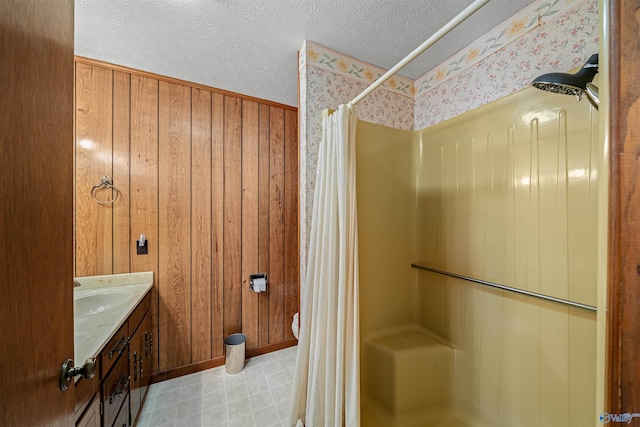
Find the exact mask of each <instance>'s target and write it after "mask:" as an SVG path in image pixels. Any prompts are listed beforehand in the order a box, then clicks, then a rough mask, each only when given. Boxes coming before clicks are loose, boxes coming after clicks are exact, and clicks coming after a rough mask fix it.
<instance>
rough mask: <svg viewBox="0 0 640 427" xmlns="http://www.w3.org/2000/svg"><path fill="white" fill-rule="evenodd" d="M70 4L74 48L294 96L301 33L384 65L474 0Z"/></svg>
mask: <svg viewBox="0 0 640 427" xmlns="http://www.w3.org/2000/svg"><path fill="white" fill-rule="evenodd" d="M534 1H535V0H534ZM532 2H533V1H532V0H491V1H490V2H489V3H488V4H487V5H486V6H484V7H483V8H482V9H480V10H479V11H478V12H476V13H475V14H474V15H473V16H471V17H470V18H469V19H468V20H467V21H465V22H464V23H463V24H461V26H459V27H458V28H456V29H455V30H454V31H452V32H451V33H449V34H448V35H447V36H445V37H444V38H443V39H442V40H440V41H439V42H438V43H436V44H435V45H434V46H433V47H432V48H430V49H429V50H427V52H425V53H424V54H422V55H421V56H420V57H419V58H417V59H416V60H415V61H413V62H412V63H411V64H409V65H408V66H407V67H406V68H405V69H404V70H402V71H401V72H400V74H401V75H403V76H406V77H409V78H412V79H415V78H417V77H420V76H421V75H423V74H424V73H426V72H427V71H429V70H430V69H432V68H433V67H435V66H436V65H438V64H439V63H440V62H442V61H443V60H445V59H447V58H448V57H449V56H451V55H452V54H454V53H456V52H457V51H458V50H460V49H462V48H463V47H465V46H466V45H467V44H469V43H471V42H472V41H473V40H475V39H477V38H478V37H480V36H482V35H483V34H484V33H486V32H488V31H489V30H491V29H492V28H493V27H495V26H496V25H498V24H499V23H501V22H504V21H506V20H507V19H509V18H510V17H511V16H513V15H514V14H516V13H517V12H519V11H520V10H522V9H524V8H525V7H526V6H528V5H529V4H531V3H532ZM75 4H76V6H75V13H76V18H75V20H76V26H75V32H76V33H75V53H76V55H79V56H84V57H88V58H94V59H98V60H101V61H106V62H111V63H114V64H119V65H124V66H127V67H132V68H136V69H140V70H145V71H150V72H153V73H157V74H161V75H166V76H171V77H176V78H180V79H183V80H188V81H191V82H195V83H201V84H205V85H208V86H213V87H217V88H220V89H225V90H229V91H233V92H238V93H242V94H245V95H250V96H255V97H258V98H263V99H267V100H271V101H276V102H280V103H283V104H288V105H297V103H298V100H297V97H298V89H297V73H298V67H297V50H298V49H299V48H300V46H301V45H302V41H303V40H305V39H307V40H311V41H314V42H316V43H318V44H321V45H323V46H326V47H329V48H332V49H334V50H337V51H339V52H342V53H344V54H347V55H350V56H353V57H355V58H357V59H359V60H362V61H365V62H368V63H370V64H372V65H376V66H378V67H381V68H385V69H388V68H390V67H392V66H393V65H395V64H396V62H398V61H399V60H400V59H402V58H403V57H404V56H406V55H407V54H408V53H409V52H411V51H412V50H413V49H414V48H416V47H417V46H418V45H420V44H421V43H422V42H423V41H424V40H426V39H427V38H428V37H429V36H430V35H431V34H433V33H434V32H435V31H437V30H438V29H439V28H440V27H441V26H442V25H444V24H445V23H446V22H447V21H449V20H450V19H451V18H453V17H454V16H455V15H456V14H457V13H458V12H459V11H461V10H462V9H464V8H465V7H466V6H468V5H469V4H471V0H446V1H445V0H422V1H420V0H395V1H394V0H108V1H107V0H76V2H75Z"/></svg>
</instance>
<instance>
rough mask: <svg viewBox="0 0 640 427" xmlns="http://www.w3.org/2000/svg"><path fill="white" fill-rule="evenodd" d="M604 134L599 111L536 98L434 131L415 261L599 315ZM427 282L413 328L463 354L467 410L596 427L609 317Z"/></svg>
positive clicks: (496, 419)
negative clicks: (600, 342)
mask: <svg viewBox="0 0 640 427" xmlns="http://www.w3.org/2000/svg"><path fill="white" fill-rule="evenodd" d="M597 124H598V117H597V112H596V110H594V109H593V108H592V107H591V106H590V105H589V103H588V102H587V101H586V100H582V101H581V102H576V100H575V98H573V97H569V96H560V95H555V94H550V93H545V92H541V91H538V90H536V89H525V90H523V91H520V92H518V93H516V94H513V95H510V96H508V97H506V98H503V99H501V100H499V101H496V102H493V103H491V104H489V105H486V106H484V107H481V108H479V109H476V110H474V111H472V112H469V113H466V114H464V115H462V116H459V117H457V118H454V119H452V120H448V121H446V122H443V123H441V124H439V125H436V126H433V127H430V128H427V129H425V130H423V131H421V133H420V136H419V138H420V141H419V142H418V144H419V151H420V153H421V154H420V155H419V156H417V157H416V158H415V160H414V161H415V163H414V166H415V167H416V168H417V170H418V171H419V172H418V184H417V200H416V203H417V206H416V210H415V212H416V223H415V233H416V242H415V254H414V260H415V261H418V260H419V262H420V263H423V264H424V265H425V266H429V267H434V268H438V269H441V270H447V271H452V272H455V273H458V274H462V275H467V276H472V277H474V278H478V279H483V280H488V281H492V282H496V283H500V284H504V285H508V286H512V287H518V288H523V289H527V290H531V291H535V292H539V293H543V294H547V295H552V296H555V297H559V298H563V299H569V300H573V301H577V302H581V303H585V304H588V305H593V306H595V305H596V264H597V263H596V253H597V241H596V221H597V204H598V194H597V190H598V164H599V162H598V160H599V159H598V156H599V153H600V151H601V150H600V144H599V143H598V133H597ZM414 274H415V276H414V277H415V278H416V283H417V287H416V293H417V295H416V301H417V304H418V309H416V310H414V313H415V314H414V318H413V321H414V322H416V323H418V324H420V325H421V326H423V327H425V328H427V329H429V330H430V331H432V332H435V333H436V334H438V335H439V336H441V337H442V338H444V339H446V340H448V341H449V342H450V343H451V344H452V345H453V346H455V347H456V348H458V349H459V351H458V352H457V356H456V366H455V372H456V374H455V379H454V395H455V404H456V405H458V406H459V407H461V408H463V409H465V410H467V411H468V412H471V413H472V414H473V415H475V416H476V417H478V418H479V419H481V420H483V421H484V422H485V423H486V424H487V425H492V426H494V425H495V426H514V425H518V426H587V425H595V423H596V420H595V419H594V413H595V412H594V407H595V380H596V377H595V367H596V315H595V313H593V312H587V311H584V310H581V309H575V308H568V307H566V306H564V305H560V304H557V303H549V302H543V301H541V300H538V299H536V298H532V297H525V296H521V295H517V294H513V293H506V292H503V291H497V290H493V289H490V288H488V287H484V286H482V285H479V284H474V283H470V282H466V281H463V280H459V279H453V278H447V277H445V276H442V275H438V274H436V273H430V272H425V271H417V270H416V271H415V273H414ZM414 295H415V294H414Z"/></svg>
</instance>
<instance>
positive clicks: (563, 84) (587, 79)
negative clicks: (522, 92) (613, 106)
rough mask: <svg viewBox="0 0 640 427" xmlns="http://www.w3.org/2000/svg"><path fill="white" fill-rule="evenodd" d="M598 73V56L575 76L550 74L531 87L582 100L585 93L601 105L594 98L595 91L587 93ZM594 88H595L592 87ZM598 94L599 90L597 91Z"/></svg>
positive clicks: (594, 56)
mask: <svg viewBox="0 0 640 427" xmlns="http://www.w3.org/2000/svg"><path fill="white" fill-rule="evenodd" d="M597 73H598V54H597V53H596V54H595V55H591V58H589V60H588V61H587V62H586V63H585V64H584V65H583V66H582V68H581V69H580V71H578V72H577V73H575V74H569V73H549V74H543V75H541V76H540V77H537V78H536V79H535V80H534V81H533V82H532V83H531V86H533V87H536V88H538V89H542V90H546V91H548V92H553V93H559V94H562V95H575V96H576V97H578V99H580V97H582V94H583V93H584V92H587V95H588V96H589V99H591V101H592V102H594V104H596V106H597V104H598V103H599V100H598V99H597V98H592V96H593V90H592V91H591V93H590V91H587V84H588V83H591V81H592V80H593V77H594V76H595V75H596V74H597ZM590 86H591V87H592V88H593V87H595V86H593V85H590ZM595 92H596V93H597V89H596V91H595Z"/></svg>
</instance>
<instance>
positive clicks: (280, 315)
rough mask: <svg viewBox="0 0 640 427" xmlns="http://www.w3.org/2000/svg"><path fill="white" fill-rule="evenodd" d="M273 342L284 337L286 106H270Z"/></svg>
mask: <svg viewBox="0 0 640 427" xmlns="http://www.w3.org/2000/svg"><path fill="white" fill-rule="evenodd" d="M269 146H270V157H269V160H270V164H269V170H270V178H271V180H270V183H271V185H270V188H269V234H270V239H269V240H270V246H269V285H270V288H269V342H270V343H274V342H279V341H282V340H283V338H284V243H285V242H284V228H285V222H284V110H283V109H282V108H275V107H269Z"/></svg>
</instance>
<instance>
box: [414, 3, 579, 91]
mask: <svg viewBox="0 0 640 427" xmlns="http://www.w3.org/2000/svg"><path fill="white" fill-rule="evenodd" d="M579 3H581V2H580V1H579V0H549V1H546V2H544V3H540V2H534V3H532V4H531V5H529V6H528V7H527V8H525V9H523V10H522V11H520V12H518V13H517V14H515V15H514V16H513V17H511V19H508V20H507V21H505V22H503V23H502V24H500V25H498V26H497V27H495V28H494V29H493V30H491V31H489V32H488V33H486V34H485V35H484V36H482V37H480V38H479V39H478V40H476V41H474V42H473V43H471V44H470V45H468V46H467V47H465V48H463V49H462V50H460V51H459V52H457V53H456V54H454V55H453V56H450V57H449V58H447V59H446V60H444V61H443V62H442V63H441V64H440V65H438V66H437V67H435V68H433V69H432V70H430V71H428V72H427V73H426V74H424V75H423V76H421V77H418V78H417V79H416V81H415V83H414V90H413V92H414V93H415V94H416V95H417V96H420V95H421V94H423V93H425V92H428V91H429V90H431V89H434V88H435V87H437V86H438V85H440V84H442V83H444V82H446V81H447V80H449V79H451V78H452V77H454V76H456V75H458V74H460V73H462V72H463V71H465V70H467V69H469V68H471V67H473V66H474V65H476V64H477V63H478V62H480V61H482V60H483V59H485V58H486V57H487V56H489V55H491V54H493V53H495V52H497V51H498V50H500V49H502V48H503V47H505V46H507V45H508V44H510V43H513V42H514V41H516V40H518V39H519V38H520V37H522V36H524V35H525V34H527V33H528V32H529V31H531V30H533V29H534V28H536V27H538V26H539V25H540V24H542V23H543V22H547V21H550V20H554V19H556V17H557V16H559V14H562V13H564V12H566V11H567V10H569V9H571V8H572V7H574V6H576V5H577V4H579Z"/></svg>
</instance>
